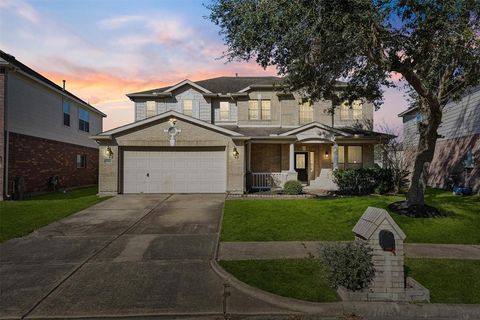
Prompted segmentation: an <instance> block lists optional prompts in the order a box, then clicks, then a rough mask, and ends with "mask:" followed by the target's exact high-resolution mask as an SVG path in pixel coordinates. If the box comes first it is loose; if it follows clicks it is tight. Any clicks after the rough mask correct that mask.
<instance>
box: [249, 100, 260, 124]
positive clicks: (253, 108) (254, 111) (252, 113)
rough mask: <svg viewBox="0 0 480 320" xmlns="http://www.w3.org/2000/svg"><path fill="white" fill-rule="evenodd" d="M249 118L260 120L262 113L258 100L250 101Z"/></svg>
mask: <svg viewBox="0 0 480 320" xmlns="http://www.w3.org/2000/svg"><path fill="white" fill-rule="evenodd" d="M248 119H250V120H260V114H259V112H258V100H249V101H248Z"/></svg>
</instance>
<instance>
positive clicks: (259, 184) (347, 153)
mask: <svg viewBox="0 0 480 320" xmlns="http://www.w3.org/2000/svg"><path fill="white" fill-rule="evenodd" d="M373 148H374V145H373V144H371V143H367V144H365V143H364V144H361V143H356V144H340V143H339V144H337V146H336V147H335V143H333V142H326V141H321V140H318V141H309V142H292V143H265V142H262V143H256V142H254V141H252V142H251V143H249V144H248V145H247V157H248V160H247V173H248V174H247V187H249V190H253V191H255V190H268V189H275V188H282V187H283V185H284V184H285V182H286V181H288V180H299V181H300V182H302V183H303V184H305V185H306V186H309V187H312V188H316V189H322V190H336V185H335V184H334V183H333V179H332V171H333V170H334V169H353V168H362V167H371V166H373V163H374V161H373V160H374V158H373Z"/></svg>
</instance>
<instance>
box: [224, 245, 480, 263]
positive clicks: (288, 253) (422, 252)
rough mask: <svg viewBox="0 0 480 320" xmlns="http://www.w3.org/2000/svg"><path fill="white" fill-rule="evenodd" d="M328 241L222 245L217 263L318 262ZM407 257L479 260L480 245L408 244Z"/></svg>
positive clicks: (406, 246)
mask: <svg viewBox="0 0 480 320" xmlns="http://www.w3.org/2000/svg"><path fill="white" fill-rule="evenodd" d="M327 243H331V242H325V241H266V242H221V243H220V248H219V252H218V260H262V259H294V258H316V257H319V256H320V253H321V251H322V248H323V247H324V246H325V244H327ZM404 250H405V254H406V256H407V257H415V258H420V257H421V258H445V259H469V260H480V245H455V244H423V243H406V244H404Z"/></svg>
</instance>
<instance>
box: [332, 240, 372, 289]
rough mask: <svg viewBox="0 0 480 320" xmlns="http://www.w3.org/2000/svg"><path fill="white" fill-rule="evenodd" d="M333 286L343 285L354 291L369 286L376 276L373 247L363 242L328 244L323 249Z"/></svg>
mask: <svg viewBox="0 0 480 320" xmlns="http://www.w3.org/2000/svg"><path fill="white" fill-rule="evenodd" d="M322 258H323V260H324V261H325V263H326V265H327V267H328V269H329V275H328V279H329V281H330V285H331V286H332V287H333V288H337V287H338V286H343V287H345V288H347V289H349V290H352V291H358V290H362V289H365V288H367V287H368V286H369V285H370V283H371V282H372V280H373V277H374V276H375V268H374V266H373V261H372V249H370V248H369V247H367V246H366V245H365V244H363V243H361V242H353V243H348V244H334V245H327V246H326V247H325V248H324V250H323V251H322Z"/></svg>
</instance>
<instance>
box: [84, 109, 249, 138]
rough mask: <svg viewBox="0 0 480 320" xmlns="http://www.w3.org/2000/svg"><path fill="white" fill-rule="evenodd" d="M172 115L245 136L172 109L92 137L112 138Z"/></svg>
mask: <svg viewBox="0 0 480 320" xmlns="http://www.w3.org/2000/svg"><path fill="white" fill-rule="evenodd" d="M170 117H175V118H177V119H181V120H184V121H186V122H190V123H193V124H196V125H198V126H200V127H204V128H207V129H210V130H213V131H217V132H220V133H223V134H225V135H229V136H232V137H241V136H243V135H242V134H240V133H238V132H235V131H232V130H229V129H226V128H222V127H219V126H216V125H214V124H211V123H208V122H205V121H203V120H199V119H197V118H194V117H190V116H187V115H185V114H183V113H179V112H177V111H173V110H170V111H167V112H164V113H161V114H158V115H156V116H153V117H150V118H146V119H144V120H140V121H136V122H132V123H129V124H126V125H124V126H120V127H117V128H114V129H110V130H107V131H104V132H102V133H99V134H98V135H95V136H91V137H90V138H91V139H94V140H103V139H111V138H112V135H115V134H118V133H121V132H123V131H127V130H130V129H134V128H136V127H140V126H143V125H146V124H149V123H152V122H155V121H158V120H162V119H165V118H170Z"/></svg>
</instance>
